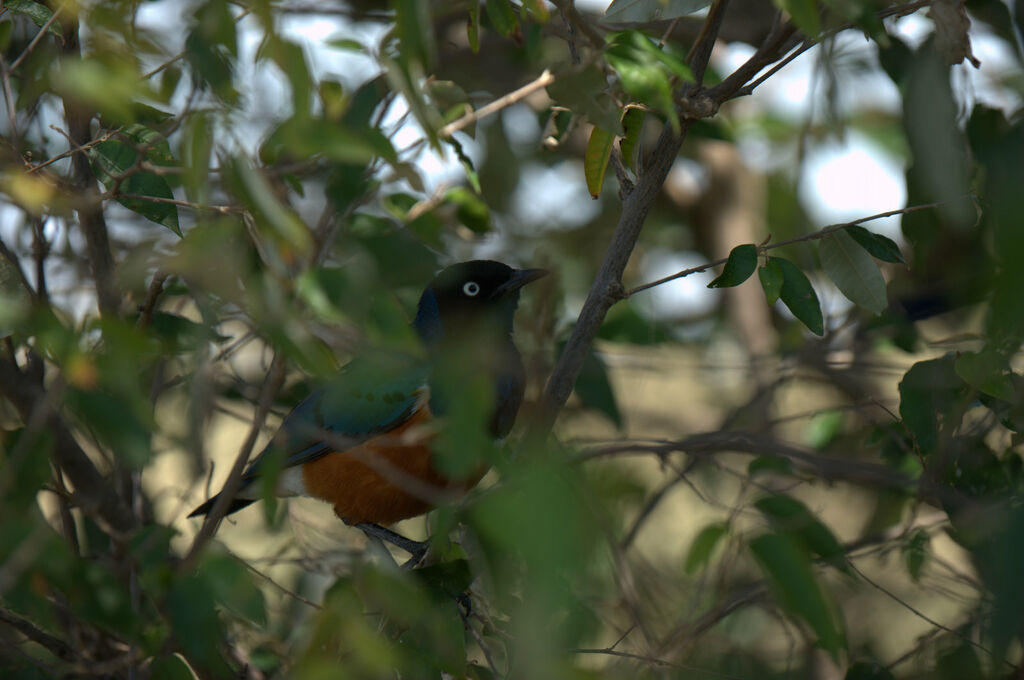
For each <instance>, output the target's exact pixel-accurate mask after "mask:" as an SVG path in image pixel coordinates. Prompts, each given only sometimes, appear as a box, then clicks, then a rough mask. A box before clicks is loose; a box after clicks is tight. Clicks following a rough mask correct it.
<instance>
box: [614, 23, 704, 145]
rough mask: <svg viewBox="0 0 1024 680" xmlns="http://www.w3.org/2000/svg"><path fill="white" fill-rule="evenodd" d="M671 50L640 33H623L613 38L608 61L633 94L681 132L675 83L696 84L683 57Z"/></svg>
mask: <svg viewBox="0 0 1024 680" xmlns="http://www.w3.org/2000/svg"><path fill="white" fill-rule="evenodd" d="M668 50H669V47H668V46H659V45H657V44H656V43H654V42H653V41H652V40H651V39H650V38H649V37H648V36H647V35H645V34H644V33H642V32H640V31H632V30H631V31H623V32H622V33H618V34H614V35H612V36H611V37H610V41H609V44H608V47H607V49H606V50H605V59H606V60H607V61H608V64H609V65H610V66H611V67H612V68H614V69H615V71H616V73H618V75H619V79H620V80H621V81H622V86H623V87H624V88H625V89H626V91H627V92H629V94H631V95H632V96H633V97H635V98H636V100H637V101H639V102H642V103H644V104H647V105H648V106H650V107H651V108H653V109H655V110H656V111H658V112H659V113H661V114H662V115H664V116H665V117H667V118H668V120H669V122H670V123H671V124H672V127H673V128H674V129H676V130H678V129H679V116H678V114H677V113H676V109H675V103H674V100H673V80H674V79H680V80H685V81H692V80H693V74H692V72H691V71H690V68H689V67H688V66H687V65H686V63H685V61H684V60H683V59H682V58H681V57H677V56H675V55H673V54H671V53H670V52H669V51H668Z"/></svg>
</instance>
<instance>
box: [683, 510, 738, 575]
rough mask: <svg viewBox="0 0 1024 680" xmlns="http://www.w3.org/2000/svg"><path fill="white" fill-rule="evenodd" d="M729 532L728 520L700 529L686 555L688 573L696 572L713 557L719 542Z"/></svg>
mask: <svg viewBox="0 0 1024 680" xmlns="http://www.w3.org/2000/svg"><path fill="white" fill-rule="evenodd" d="M728 533H729V524H728V523H727V522H715V523H714V524H709V525H707V526H706V527H704V528H703V529H701V530H700V533H698V534H697V536H696V537H695V538H694V539H693V543H691V544H690V552H689V553H687V555H686V566H685V569H686V573H687V574H694V573H696V572H697V571H698V570H699V569H700V568H701V567H703V566H704V565H706V564H707V563H708V561H709V560H710V559H711V553H712V552H714V550H715V546H717V545H718V542H719V541H720V540H721V539H722V538H723V537H725V536H726V534H728Z"/></svg>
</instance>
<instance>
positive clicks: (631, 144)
mask: <svg viewBox="0 0 1024 680" xmlns="http://www.w3.org/2000/svg"><path fill="white" fill-rule="evenodd" d="M646 118H647V111H645V110H644V109H643V108H642V107H640V106H635V105H632V104H629V105H627V106H626V107H625V109H623V111H622V131H623V136H622V138H621V139H620V140H619V151H620V152H621V153H622V162H623V163H625V164H626V167H627V168H629V169H630V170H633V171H635V170H636V147H637V143H638V142H639V141H640V132H641V131H642V130H643V128H644V120H645V119H646Z"/></svg>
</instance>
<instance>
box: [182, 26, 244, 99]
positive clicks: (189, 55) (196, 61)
mask: <svg viewBox="0 0 1024 680" xmlns="http://www.w3.org/2000/svg"><path fill="white" fill-rule="evenodd" d="M185 61H186V62H187V63H188V65H189V66H190V67H191V68H192V73H193V75H194V77H195V80H196V83H197V84H199V85H201V86H202V87H204V88H205V89H209V90H210V91H212V92H213V93H214V94H216V95H217V96H218V97H220V98H221V99H222V100H224V101H225V102H227V103H228V104H234V103H235V102H237V101H238V91H237V90H236V89H235V88H234V84H233V79H234V63H233V62H232V55H231V53H230V52H229V51H228V49H227V47H226V46H224V45H218V44H211V43H210V42H209V41H208V40H206V39H205V38H204V37H203V36H202V35H201V34H200V33H199V32H198V31H193V32H192V33H190V34H189V35H188V37H187V38H185Z"/></svg>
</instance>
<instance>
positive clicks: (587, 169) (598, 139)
mask: <svg viewBox="0 0 1024 680" xmlns="http://www.w3.org/2000/svg"><path fill="white" fill-rule="evenodd" d="M614 142H615V134H614V133H612V132H608V131H607V130H605V129H603V128H600V127H598V126H596V125H595V126H594V128H593V129H592V130H591V131H590V139H589V140H588V141H587V150H586V152H585V153H584V155H583V174H584V176H585V177H586V178H587V190H588V191H589V192H590V195H591V197H593V198H598V197H599V196H600V195H601V188H602V186H603V185H604V173H605V170H607V169H608V160H609V159H610V158H611V155H612V144H613V143H614Z"/></svg>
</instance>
